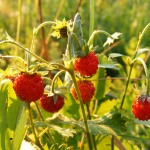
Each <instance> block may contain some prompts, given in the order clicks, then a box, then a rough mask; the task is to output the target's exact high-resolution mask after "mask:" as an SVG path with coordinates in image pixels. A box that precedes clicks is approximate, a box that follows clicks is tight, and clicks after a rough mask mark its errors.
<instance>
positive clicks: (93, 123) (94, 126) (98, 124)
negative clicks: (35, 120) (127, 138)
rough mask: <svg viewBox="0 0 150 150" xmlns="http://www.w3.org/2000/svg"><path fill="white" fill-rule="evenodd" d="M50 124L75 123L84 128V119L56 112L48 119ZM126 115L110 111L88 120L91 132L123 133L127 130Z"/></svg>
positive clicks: (103, 133)
mask: <svg viewBox="0 0 150 150" xmlns="http://www.w3.org/2000/svg"><path fill="white" fill-rule="evenodd" d="M46 120H47V122H48V123H49V125H51V124H57V123H62V124H69V125H74V126H76V127H79V128H82V129H84V122H83V121H76V120H74V119H70V118H68V117H66V116H64V115H62V114H60V113H57V114H55V115H54V116H53V117H52V118H47V119H46ZM127 120H128V119H127V118H126V117H122V116H121V114H120V113H119V112H117V113H114V112H111V113H108V114H106V115H104V116H103V117H102V118H99V119H95V120H88V126H89V131H90V133H91V134H94V135H97V134H102V135H117V134H122V132H125V131H127V127H126V122H127Z"/></svg>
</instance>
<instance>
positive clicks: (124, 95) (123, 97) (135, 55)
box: [120, 23, 150, 109]
mask: <svg viewBox="0 0 150 150" xmlns="http://www.w3.org/2000/svg"><path fill="white" fill-rule="evenodd" d="M149 26H150V23H149V24H148V25H147V26H146V27H145V28H144V29H143V31H142V33H141V34H140V36H139V41H138V44H137V47H136V50H135V53H134V55H133V57H132V60H134V59H135V58H136V57H137V54H138V49H139V46H140V43H141V41H142V38H143V36H144V33H145V32H146V30H147V29H148V27H149ZM132 68H133V63H132V64H131V66H130V70H129V75H128V79H127V82H126V87H125V92H124V94H123V96H122V101H121V105H120V109H122V107H123V104H124V99H125V97H126V93H127V89H128V85H129V81H130V76H131V72H132Z"/></svg>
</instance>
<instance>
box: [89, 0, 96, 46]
mask: <svg viewBox="0 0 150 150" xmlns="http://www.w3.org/2000/svg"><path fill="white" fill-rule="evenodd" d="M94 1H95V0H90V32H89V34H90V36H91V35H92V33H93V31H94ZM91 44H93V40H91Z"/></svg>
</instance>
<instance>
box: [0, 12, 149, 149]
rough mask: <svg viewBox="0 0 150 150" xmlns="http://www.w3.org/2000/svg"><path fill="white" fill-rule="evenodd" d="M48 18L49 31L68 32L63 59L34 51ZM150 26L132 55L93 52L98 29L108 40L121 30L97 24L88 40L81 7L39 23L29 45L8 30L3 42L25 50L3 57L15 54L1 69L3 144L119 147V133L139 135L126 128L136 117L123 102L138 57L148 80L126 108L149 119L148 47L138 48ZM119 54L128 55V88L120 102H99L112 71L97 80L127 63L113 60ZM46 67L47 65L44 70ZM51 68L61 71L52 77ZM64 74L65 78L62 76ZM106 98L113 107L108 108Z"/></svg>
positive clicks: (11, 146) (63, 34) (6, 146)
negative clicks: (70, 16) (71, 17)
mask: <svg viewBox="0 0 150 150" xmlns="http://www.w3.org/2000/svg"><path fill="white" fill-rule="evenodd" d="M48 24H50V25H53V26H52V28H53V29H54V31H53V32H52V34H51V36H54V37H57V38H67V46H66V52H65V54H63V63H62V64H59V63H55V62H48V61H46V60H44V59H43V58H41V57H39V56H38V55H36V54H35V53H33V52H32V49H33V47H34V40H35V37H36V34H37V33H38V31H39V30H40V29H41V27H43V26H45V25H48ZM149 26H150V24H148V25H147V26H146V27H145V29H144V30H143V32H142V33H141V35H140V36H139V42H138V45H137V49H136V50H135V53H134V55H133V56H132V58H129V57H127V56H123V55H122V54H119V53H111V54H110V55H109V58H107V56H105V55H99V54H95V53H94V50H95V49H96V47H94V46H93V44H91V43H92V41H93V39H94V37H95V35H97V34H98V33H103V34H105V35H107V36H108V39H107V41H106V42H105V43H104V46H105V45H107V44H111V43H113V42H114V40H116V39H118V36H119V35H120V34H121V33H114V34H112V35H110V34H109V33H107V32H106V31H103V30H96V31H94V32H93V34H92V35H91V37H90V38H89V40H88V41H85V40H84V39H83V37H84V36H83V32H82V28H81V17H80V15H79V14H78V13H77V14H76V16H75V18H74V21H66V20H65V19H64V20H63V21H62V22H61V21H58V20H57V21H56V22H51V21H48V22H44V23H42V24H40V25H39V26H38V27H37V28H35V29H34V30H33V39H32V44H31V48H30V49H28V48H25V47H24V46H22V45H21V44H19V43H17V42H15V41H14V40H13V39H12V38H11V37H10V36H9V35H8V34H7V37H6V38H7V39H6V40H4V41H1V42H0V44H1V45H2V44H7V43H10V44H12V45H15V46H17V47H19V48H20V50H24V51H25V59H23V58H21V57H20V56H3V55H1V56H0V58H1V59H3V58H8V59H13V64H12V65H9V66H8V67H7V69H6V70H5V71H4V70H0V76H1V85H0V150H5V149H6V150H19V149H20V146H21V143H23V142H22V141H23V140H26V141H28V142H30V143H32V144H33V145H34V146H36V148H37V149H44V150H48V149H49V150H54V149H56V150H59V149H60V150H61V149H67V150H69V149H73V150H74V149H89V150H93V149H95V150H97V149H101V148H105V149H110V148H111V149H114V142H115V144H116V145H117V146H118V148H120V147H124V146H123V144H122V143H121V141H119V140H118V138H121V139H124V138H130V139H134V138H135V137H131V136H130V137H129V136H128V135H127V128H128V126H129V125H130V124H135V123H136V121H134V119H129V117H128V116H126V115H125V114H124V113H123V111H122V107H123V104H124V101H125V97H126V93H127V89H128V85H129V81H130V76H131V71H132V68H133V65H134V63H135V61H136V60H139V61H140V62H141V63H142V65H143V66H144V69H145V73H146V81H147V82H146V86H145V88H144V90H143V91H142V92H141V95H139V96H138V97H137V98H135V100H134V104H133V105H132V107H133V110H128V111H133V114H134V115H135V117H136V118H138V119H139V120H148V119H150V115H149V108H150V104H149V103H150V100H149V73H148V69H147V66H146V64H145V62H144V61H143V59H141V58H139V55H140V54H141V53H143V52H145V51H149V50H147V49H140V50H139V45H140V42H141V40H142V37H143V35H144V33H145V31H146V30H147V28H148V27H149ZM31 57H35V58H36V59H37V61H36V62H31ZM116 57H125V58H126V59H127V60H128V63H129V64H128V65H129V66H130V71H129V74H128V77H127V82H126V86H125V91H124V93H123V97H122V100H121V101H119V104H117V103H116V100H112V101H105V102H103V103H102V104H101V105H102V106H104V105H105V107H101V106H100V105H98V101H100V100H101V99H102V98H103V97H104V96H105V95H106V94H107V92H108V91H109V88H110V85H111V84H110V83H111V79H110V78H109V77H107V79H108V80H106V79H105V80H99V79H102V78H105V76H106V70H105V69H106V68H109V69H116V70H118V71H119V72H120V73H121V74H122V73H123V71H122V70H123V67H122V66H121V65H120V64H118V63H116V62H115V61H113V59H114V58H116ZM111 58H112V59H111ZM43 68H44V69H45V71H41V70H42V69H43ZM52 70H57V73H56V74H55V76H54V77H53V79H49V77H48V76H47V74H48V72H49V71H52ZM61 74H63V75H64V78H61V77H60V75H61ZM47 83H49V84H47ZM44 87H45V88H44ZM122 88H123V87H122ZM38 100H39V102H38ZM76 100H77V101H76ZM113 101H115V102H113ZM108 104H109V105H111V108H109V109H108V110H107V105H108ZM119 105H120V107H118V106H119ZM104 108H106V109H104ZM103 109H104V110H105V111H106V112H107V113H106V114H103V115H100V114H102V113H99V112H100V110H103ZM105 111H104V112H105ZM28 120H29V121H28ZM29 122H30V123H29ZM140 123H141V124H142V122H140ZM104 139H105V140H104ZM138 140H141V139H138ZM117 142H118V143H117Z"/></svg>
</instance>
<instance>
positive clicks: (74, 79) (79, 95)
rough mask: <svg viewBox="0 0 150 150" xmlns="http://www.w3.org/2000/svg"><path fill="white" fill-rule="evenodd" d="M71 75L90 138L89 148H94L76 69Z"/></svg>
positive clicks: (88, 138) (88, 137)
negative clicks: (75, 72)
mask: <svg viewBox="0 0 150 150" xmlns="http://www.w3.org/2000/svg"><path fill="white" fill-rule="evenodd" d="M70 75H71V77H72V81H73V83H74V86H75V89H76V92H77V96H78V99H79V102H80V106H81V111H82V115H83V120H84V126H85V132H86V134H87V140H88V144H89V149H90V150H92V142H91V137H90V133H89V127H88V123H87V119H86V115H85V110H84V105H83V102H82V98H81V94H80V91H79V88H78V85H77V81H76V78H75V74H74V71H72V72H71V73H70Z"/></svg>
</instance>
